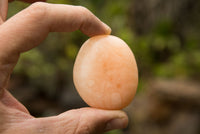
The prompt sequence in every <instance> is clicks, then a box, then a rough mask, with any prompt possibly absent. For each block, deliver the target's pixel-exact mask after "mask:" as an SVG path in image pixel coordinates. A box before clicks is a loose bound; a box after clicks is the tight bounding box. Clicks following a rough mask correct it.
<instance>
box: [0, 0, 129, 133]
mask: <svg viewBox="0 0 200 134" xmlns="http://www.w3.org/2000/svg"><path fill="white" fill-rule="evenodd" d="M25 2H36V0H35V1H34V0H31V1H28V0H25ZM7 6H8V1H7V0H0V124H1V125H0V134H100V133H103V132H105V131H108V130H112V129H121V128H125V127H126V126H127V124H128V117H127V115H126V114H125V113H124V112H123V111H118V110H100V109H95V108H81V109H75V110H70V111H67V112H64V113H62V114H60V115H57V116H53V117H46V118H35V117H33V116H31V115H30V114H29V112H28V110H27V109H26V108H25V107H24V106H23V105H22V104H21V103H20V102H19V101H17V100H16V99H15V98H14V97H13V96H12V95H11V94H10V93H9V91H8V89H7V88H6V87H7V84H8V82H9V77H10V75H11V73H12V71H13V68H14V67H15V65H16V63H17V61H18V59H19V56H20V54H21V53H23V52H25V51H28V50H30V49H32V48H34V47H36V46H38V45H39V44H40V42H41V41H43V40H44V39H45V37H46V36H47V35H48V33H49V32H72V31H75V30H81V31H82V32H83V33H84V34H86V35H88V36H94V35H99V34H110V32H111V29H110V28H109V27H108V26H107V25H105V24H104V23H103V22H101V21H100V20H99V19H98V18H97V17H96V16H94V15H93V14H92V13H91V12H90V11H89V10H87V9H86V8H84V7H81V6H71V5H53V4H47V3H41V2H37V3H34V4H32V5H31V6H29V7H28V8H27V9H25V10H23V11H21V12H20V13H18V14H16V15H15V16H13V17H12V18H10V19H9V20H7V21H6V16H7V8H8V7H7ZM19 33H20V34H19ZM97 115H98V116H97Z"/></svg>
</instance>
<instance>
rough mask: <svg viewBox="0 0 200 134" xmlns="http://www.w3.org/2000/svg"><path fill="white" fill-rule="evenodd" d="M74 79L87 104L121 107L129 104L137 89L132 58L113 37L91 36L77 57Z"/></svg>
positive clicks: (102, 107)
mask: <svg viewBox="0 0 200 134" xmlns="http://www.w3.org/2000/svg"><path fill="white" fill-rule="evenodd" d="M73 80H74V84H75V87H76V89H77V91H78V93H79V95H80V96H81V97H82V99H83V100H84V101H85V102H86V103H87V104H88V105H89V106H91V107H95V108H100V109H110V110H119V109H123V108H124V107H126V106H128V105H129V104H130V103H131V101H132V100H133V98H134V96H135V93H136V90H137V85H138V69H137V64H136V61H135V57H134V55H133V53H132V51H131V49H130V48H129V46H128V45H127V44H126V43H125V42H124V41H123V40H121V39H120V38H118V37H116V36H112V35H99V36H94V37H91V38H90V39H88V40H87V41H86V42H85V43H84V44H83V45H82V47H81V48H80V50H79V53H78V55H77V57H76V61H75V64H74V69H73Z"/></svg>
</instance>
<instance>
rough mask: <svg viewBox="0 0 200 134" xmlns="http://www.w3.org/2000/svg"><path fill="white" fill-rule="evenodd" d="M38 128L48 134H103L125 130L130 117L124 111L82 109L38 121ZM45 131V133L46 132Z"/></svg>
mask: <svg viewBox="0 0 200 134" xmlns="http://www.w3.org/2000/svg"><path fill="white" fill-rule="evenodd" d="M37 120H38V122H39V123H36V124H38V127H36V128H40V129H42V128H45V130H46V132H44V133H48V134H60V133H67V134H101V133H103V132H106V131H109V130H113V129H122V128H125V127H126V126H127V124H128V117H127V115H126V114H125V113H124V112H122V111H107V110H100V109H93V108H82V109H77V110H70V111H67V112H65V113H63V114H61V115H59V116H56V117H53V118H52V117H50V118H43V119H37ZM45 130H43V131H45Z"/></svg>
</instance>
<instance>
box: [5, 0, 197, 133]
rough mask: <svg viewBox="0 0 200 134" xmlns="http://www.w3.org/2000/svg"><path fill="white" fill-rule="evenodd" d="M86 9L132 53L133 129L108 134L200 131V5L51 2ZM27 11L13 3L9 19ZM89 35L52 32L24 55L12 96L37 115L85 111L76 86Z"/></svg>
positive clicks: (131, 0)
mask: <svg viewBox="0 0 200 134" xmlns="http://www.w3.org/2000/svg"><path fill="white" fill-rule="evenodd" d="M48 2H49V3H59V4H61V3H63V4H73V5H82V6H85V7H87V8H88V9H89V10H91V11H92V12H93V13H94V14H95V15H96V16H97V17H99V18H100V19H101V20H102V21H104V22H105V23H107V24H108V25H109V26H110V27H111V28H112V34H113V35H115V36H118V37H120V38H122V39H123V40H124V41H125V42H127V44H128V45H129V46H130V48H131V49H132V51H133V53H134V55H135V57H136V60H137V63H138V69H139V86H138V91H137V94H136V97H135V98H134V100H133V102H132V103H131V104H130V105H129V106H128V107H127V108H125V109H124V110H125V111H126V112H127V114H128V116H129V119H130V123H129V126H128V127H127V128H126V129H124V130H115V131H111V132H109V133H108V134H147V133H148V134H180V133H181V134H199V133H200V83H199V82H200V1H199V0H56V1H55V0H48ZM27 6H29V4H25V3H22V2H18V1H15V2H12V3H10V4H9V15H8V17H11V16H13V15H14V14H16V13H17V12H19V11H21V10H23V9H24V8H26V7H27ZM87 39H88V37H87V36H85V35H83V34H82V33H81V32H80V31H76V32H73V33H51V34H49V36H48V37H47V39H46V40H45V41H44V42H42V43H41V45H40V46H39V47H37V48H35V49H33V50H31V51H29V52H26V53H24V54H22V55H21V58H20V61H19V62H18V64H17V66H16V67H15V69H14V73H13V74H12V77H11V82H10V90H11V92H12V94H13V95H14V96H15V97H16V98H18V99H19V100H20V101H21V102H22V103H23V104H24V105H25V106H26V107H27V108H28V110H29V111H30V113H31V114H32V115H34V116H36V117H41V116H43V117H44V116H51V115H56V114H59V113H61V112H64V111H66V110H69V109H73V108H80V107H85V106H87V105H86V104H85V103H84V102H83V101H82V99H81V98H80V97H79V95H78V93H77V92H76V90H75V87H74V85H73V80H72V69H73V64H74V60H75V57H76V54H77V52H78V51H79V48H80V47H81V45H82V44H83V43H84V41H85V40H87Z"/></svg>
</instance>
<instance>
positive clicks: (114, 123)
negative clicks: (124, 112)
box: [105, 118, 128, 131]
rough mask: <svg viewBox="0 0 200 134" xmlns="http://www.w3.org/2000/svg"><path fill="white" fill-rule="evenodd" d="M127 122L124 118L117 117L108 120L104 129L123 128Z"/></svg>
mask: <svg viewBox="0 0 200 134" xmlns="http://www.w3.org/2000/svg"><path fill="white" fill-rule="evenodd" d="M127 124H128V121H127V119H126V118H117V119H113V120H110V121H109V122H108V123H107V124H106V127H105V131H109V130H113V129H122V128H125V127H126V126H127Z"/></svg>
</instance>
